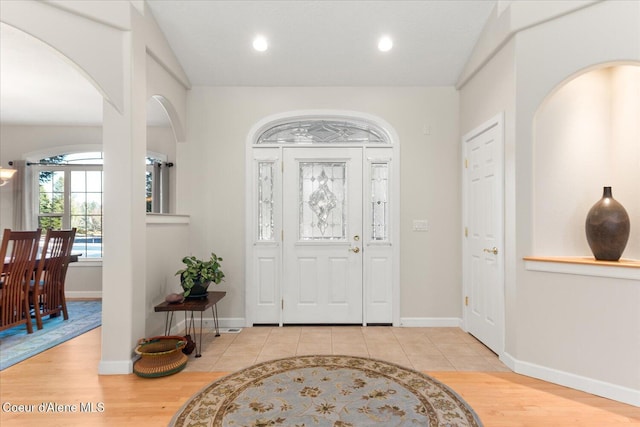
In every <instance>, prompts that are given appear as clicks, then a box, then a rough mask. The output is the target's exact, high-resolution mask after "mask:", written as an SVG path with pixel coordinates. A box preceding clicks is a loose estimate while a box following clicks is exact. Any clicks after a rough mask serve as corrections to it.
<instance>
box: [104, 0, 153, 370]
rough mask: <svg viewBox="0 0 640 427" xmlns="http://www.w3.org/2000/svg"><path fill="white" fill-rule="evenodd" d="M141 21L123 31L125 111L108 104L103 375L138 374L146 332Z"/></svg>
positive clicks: (135, 15)
mask: <svg viewBox="0 0 640 427" xmlns="http://www.w3.org/2000/svg"><path fill="white" fill-rule="evenodd" d="M140 21H141V17H140V16H139V15H138V13H137V11H135V10H132V31H130V32H126V33H123V36H122V37H123V70H122V71H123V73H124V76H125V84H124V109H123V112H122V113H120V112H118V111H117V110H116V109H115V108H113V106H112V105H111V104H109V103H107V102H106V101H105V103H104V111H103V115H104V120H103V152H104V201H103V206H104V213H103V214H104V216H103V221H104V223H103V227H104V235H105V239H104V242H103V248H104V258H103V267H102V304H103V315H102V358H101V361H100V365H99V369H98V371H99V373H100V374H126V373H131V372H132V370H133V363H132V361H133V356H134V349H135V347H136V343H137V341H138V340H139V339H140V338H143V337H144V333H145V306H146V304H145V291H144V288H145V271H146V265H145V264H146V257H145V253H146V252H145V241H146V235H145V230H146V228H145V227H146V226H145V216H146V212H145V204H144V194H145V184H144V183H145V154H146V77H145V74H146V70H145V60H146V52H145V46H144V40H143V38H142V34H143V32H142V31H136V29H138V30H141V29H142V28H141V23H140Z"/></svg>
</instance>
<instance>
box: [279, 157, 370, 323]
mask: <svg viewBox="0 0 640 427" xmlns="http://www.w3.org/2000/svg"><path fill="white" fill-rule="evenodd" d="M283 158H284V170H283V173H282V177H283V258H284V263H283V266H284V267H283V268H284V272H283V273H284V274H283V276H284V281H283V288H282V302H283V307H282V310H283V311H282V321H283V323H285V324H287V323H289V324H291V323H362V322H363V309H362V306H363V281H362V277H363V274H362V271H363V270H362V259H363V257H362V149H360V148H331V147H322V148H298V147H295V148H285V149H284V156H283Z"/></svg>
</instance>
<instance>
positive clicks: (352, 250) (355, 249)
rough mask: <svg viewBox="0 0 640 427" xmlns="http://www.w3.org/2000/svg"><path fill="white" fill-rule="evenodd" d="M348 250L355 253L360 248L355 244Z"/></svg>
mask: <svg viewBox="0 0 640 427" xmlns="http://www.w3.org/2000/svg"><path fill="white" fill-rule="evenodd" d="M349 250H350V251H351V252H353V253H354V254H357V253H358V252H360V248H359V247H357V246H356V247H355V248H349Z"/></svg>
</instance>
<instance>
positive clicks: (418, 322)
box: [400, 317, 462, 328]
mask: <svg viewBox="0 0 640 427" xmlns="http://www.w3.org/2000/svg"><path fill="white" fill-rule="evenodd" d="M400 326H406V327H411V328H418V327H419V328H462V319H460V318H458V317H402V318H400Z"/></svg>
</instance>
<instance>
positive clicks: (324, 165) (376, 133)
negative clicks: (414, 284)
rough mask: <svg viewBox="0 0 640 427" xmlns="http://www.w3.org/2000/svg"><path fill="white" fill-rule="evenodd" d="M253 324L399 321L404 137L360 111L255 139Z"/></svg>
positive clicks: (251, 141)
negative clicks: (400, 139) (401, 149)
mask: <svg viewBox="0 0 640 427" xmlns="http://www.w3.org/2000/svg"><path fill="white" fill-rule="evenodd" d="M247 142H248V149H247V168H246V183H247V192H246V194H247V220H246V237H247V240H246V248H247V255H248V258H247V275H246V278H247V279H246V318H247V324H248V325H253V324H278V325H283V324H364V325H367V324H398V323H399V313H398V308H397V305H398V302H399V298H398V293H399V291H398V288H399V269H398V253H399V227H398V224H399V221H398V215H399V155H398V138H397V136H396V134H395V132H394V131H393V129H392V128H391V126H389V125H388V124H387V123H386V122H384V121H383V120H382V119H379V118H377V117H372V116H368V115H364V114H361V113H353V112H301V113H300V112H298V113H288V114H283V115H278V116H272V117H269V118H266V119H264V120H262V121H261V122H259V123H257V124H256V125H255V126H254V127H253V129H252V130H251V132H250V133H249V137H248V141H247Z"/></svg>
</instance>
